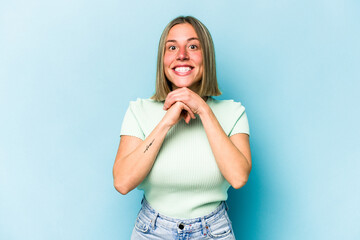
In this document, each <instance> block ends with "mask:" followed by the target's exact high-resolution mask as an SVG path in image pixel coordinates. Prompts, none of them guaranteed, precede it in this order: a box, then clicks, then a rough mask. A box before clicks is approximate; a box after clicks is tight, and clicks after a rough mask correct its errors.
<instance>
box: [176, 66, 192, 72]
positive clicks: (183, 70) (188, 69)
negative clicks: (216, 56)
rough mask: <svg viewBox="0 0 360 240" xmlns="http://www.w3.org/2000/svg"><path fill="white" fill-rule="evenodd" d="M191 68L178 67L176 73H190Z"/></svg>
mask: <svg viewBox="0 0 360 240" xmlns="http://www.w3.org/2000/svg"><path fill="white" fill-rule="evenodd" d="M190 70H191V68H190V67H176V68H175V71H177V72H187V71H190Z"/></svg>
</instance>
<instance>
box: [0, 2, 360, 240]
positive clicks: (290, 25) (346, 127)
mask: <svg viewBox="0 0 360 240" xmlns="http://www.w3.org/2000/svg"><path fill="white" fill-rule="evenodd" d="M178 15H193V16H195V17H197V18H199V19H200V20H201V21H202V22H203V23H204V24H205V25H206V26H207V27H208V28H209V30H210V32H211V33H212V36H213V39H214V42H215V49H216V59H217V70H218V79H219V84H220V88H221V90H222V92H223V95H222V96H221V97H220V99H235V100H236V101H241V102H242V103H243V104H244V105H245V107H246V109H247V114H248V117H249V122H250V128H251V138H250V139H251V147H252V154H253V170H252V173H251V176H250V179H249V182H248V183H247V185H246V186H245V187H243V188H242V189H240V190H229V198H230V199H229V205H230V217H231V218H232V220H233V225H234V228H235V234H236V236H237V238H238V239H246V240H248V239H249V240H253V239H261V240H262V239H275V240H288V239H299V240H300V239H301V240H303V239H360V228H359V226H360V207H359V203H360V191H359V189H360V177H359V173H358V172H359V170H360V163H359V159H360V148H359V135H360V128H359V117H360V111H359V106H358V105H359V103H360V101H359V100H360V98H359V95H358V92H359V90H360V88H359V87H360V84H359V80H360V74H359V69H358V68H359V63H360V44H359V43H360V3H359V1H355V0H354V1H350V0H343V1H341V0H327V1H325V0H323V1H319V0H316V1H310V0H306V1H295V0H294V1H267V0H255V1H115V0H108V1H99V0H97V1H95V0H86V1H85V0H53V1H47V0H32V1H26V0H13V1H1V3H0V111H1V117H0V128H1V130H0V239H4V240H12V239H16V240H17V239H30V240H32V239H34V240H35V239H36V240H39V239H41V240H42V239H44V240H45V239H54V240H57V239H86V240H88V239H89V240H92V239H94V240H95V239H129V237H130V234H131V230H132V227H133V224H134V221H135V218H136V214H137V212H138V210H139V208H140V199H141V196H142V193H141V192H140V191H138V190H135V191H132V192H131V193H129V194H128V195H126V196H122V195H120V194H119V193H117V192H116V190H115V189H114V187H113V185H112V184H113V182H112V165H113V162H114V158H115V154H116V150H117V147H118V143H119V132H120V127H121V123H122V118H123V116H124V113H125V111H126V109H127V106H128V102H129V101H130V100H135V99H136V98H137V97H142V98H147V97H150V96H151V95H152V93H153V91H154V82H155V67H156V53H157V44H158V41H159V38H160V34H161V32H162V30H163V28H164V27H165V25H166V24H167V23H168V22H169V21H170V20H171V19H173V18H175V17H177V16H178Z"/></svg>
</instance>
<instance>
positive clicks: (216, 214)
mask: <svg viewBox="0 0 360 240" xmlns="http://www.w3.org/2000/svg"><path fill="white" fill-rule="evenodd" d="M141 203H142V208H141V210H140V212H139V217H140V218H141V219H143V221H146V222H148V223H150V225H151V227H152V228H155V226H162V227H164V228H168V229H172V230H175V231H178V232H196V231H202V230H203V229H204V228H206V227H207V225H208V224H211V223H212V222H214V221H216V220H217V219H218V218H220V217H221V216H222V215H223V214H225V212H226V211H227V210H228V206H227V204H226V202H221V203H220V205H219V206H218V207H217V208H216V209H215V210H214V211H213V212H211V213H209V214H207V215H205V216H202V217H197V218H191V219H177V218H172V217H169V216H165V215H163V214H160V213H158V212H157V211H156V210H155V209H153V208H152V207H151V206H150V204H149V203H148V201H147V200H146V199H145V198H143V200H142V202H141ZM180 225H182V226H180ZM179 226H180V227H179Z"/></svg>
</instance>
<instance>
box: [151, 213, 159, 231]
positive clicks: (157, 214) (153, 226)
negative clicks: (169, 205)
mask: <svg viewBox="0 0 360 240" xmlns="http://www.w3.org/2000/svg"><path fill="white" fill-rule="evenodd" d="M158 216H159V213H158V212H155V216H154V218H153V219H152V220H151V227H152V229H155V222H156V219H157V217H158Z"/></svg>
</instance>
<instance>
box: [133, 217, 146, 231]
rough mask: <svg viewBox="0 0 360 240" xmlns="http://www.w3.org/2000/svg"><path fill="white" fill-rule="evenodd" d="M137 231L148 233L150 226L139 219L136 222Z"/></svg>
mask: <svg viewBox="0 0 360 240" xmlns="http://www.w3.org/2000/svg"><path fill="white" fill-rule="evenodd" d="M135 229H136V230H138V231H140V232H142V233H146V232H148V231H149V224H148V223H146V222H144V221H143V220H142V219H141V218H140V217H138V218H137V219H136V222H135Z"/></svg>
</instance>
